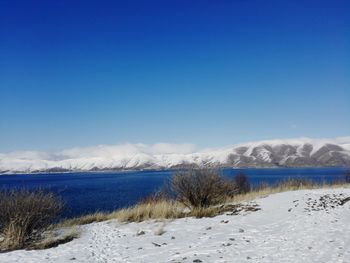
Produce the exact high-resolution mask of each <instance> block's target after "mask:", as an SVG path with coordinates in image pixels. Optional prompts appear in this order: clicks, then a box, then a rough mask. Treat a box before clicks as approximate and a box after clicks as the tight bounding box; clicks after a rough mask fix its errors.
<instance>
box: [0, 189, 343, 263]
mask: <svg viewBox="0 0 350 263" xmlns="http://www.w3.org/2000/svg"><path fill="white" fill-rule="evenodd" d="M349 197H350V189H349V188H343V189H341V188H340V189H329V190H327V189H320V190H303V191H294V192H285V193H279V194H274V195H271V196H268V197H265V198H261V199H257V200H255V201H253V204H252V205H257V206H258V207H259V208H260V209H261V210H259V211H256V212H241V213H240V214H238V215H232V214H231V215H230V213H227V214H225V215H221V216H217V217H213V218H202V219H195V218H183V219H176V220H173V221H171V220H169V221H163V222H159V221H158V222H157V221H145V222H142V223H130V224H120V223H118V222H117V221H115V220H112V221H107V222H101V223H93V224H90V225H85V226H82V227H81V232H82V233H81V237H80V238H78V239H75V240H73V241H71V242H69V243H67V244H63V245H60V246H58V247H56V248H51V249H47V250H36V251H25V250H21V251H14V252H9V253H3V254H0V262H2V263H10V262H11V263H12V262H26V263H44V262H45V263H50V262H52V263H53V262H57V263H65V262H77V263H78V262H91V263H95V262H96V263H97V262H137V263H141V262H145V263H146V262H147V263H148V262H154V263H156V262H162V263H164V262H184V263H186V262H188V263H190V262H221V263H224V262H260V263H263V262H266V263H267V262H288V263H289V262H304V263H308V262H315V263H316V262H317V263H318V262H350V250H349V247H350V224H349V222H350V202H344V200H347V199H348V198H349ZM159 228H162V230H163V232H164V233H163V234H162V235H157V232H158V233H159V231H158V229H159Z"/></svg>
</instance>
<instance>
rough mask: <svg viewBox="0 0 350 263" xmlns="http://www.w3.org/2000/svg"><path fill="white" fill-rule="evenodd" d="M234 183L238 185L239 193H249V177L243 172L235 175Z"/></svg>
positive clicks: (237, 190) (237, 191)
mask: <svg viewBox="0 0 350 263" xmlns="http://www.w3.org/2000/svg"><path fill="white" fill-rule="evenodd" d="M234 184H235V187H236V193H237V194H245V193H248V192H249V191H250V189H251V187H250V181H249V178H248V176H246V175H245V174H244V173H243V172H241V173H239V174H238V175H236V176H235V178H234Z"/></svg>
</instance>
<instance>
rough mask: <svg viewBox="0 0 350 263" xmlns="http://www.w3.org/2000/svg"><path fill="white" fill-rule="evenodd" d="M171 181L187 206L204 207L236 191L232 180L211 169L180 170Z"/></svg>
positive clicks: (178, 195) (218, 201)
mask: <svg viewBox="0 0 350 263" xmlns="http://www.w3.org/2000/svg"><path fill="white" fill-rule="evenodd" d="M171 183H172V184H171V186H172V190H173V191H174V193H175V194H176V197H177V199H178V200H179V201H180V202H182V203H183V204H184V205H186V206H187V207H194V208H203V207H209V206H211V205H215V204H218V203H222V202H223V201H225V199H226V197H227V196H228V195H231V194H233V192H234V185H233V184H232V183H231V182H230V181H228V180H227V179H225V178H224V177H223V176H220V175H219V174H218V173H217V172H216V171H214V170H209V169H198V170H190V171H185V172H179V173H177V174H176V175H175V176H174V177H173V178H172V182H171Z"/></svg>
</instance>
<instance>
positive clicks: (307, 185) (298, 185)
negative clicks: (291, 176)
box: [226, 180, 350, 203]
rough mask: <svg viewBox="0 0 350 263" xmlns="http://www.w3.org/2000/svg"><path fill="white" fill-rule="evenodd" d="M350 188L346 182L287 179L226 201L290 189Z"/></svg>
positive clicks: (247, 199) (252, 198) (243, 200)
mask: <svg viewBox="0 0 350 263" xmlns="http://www.w3.org/2000/svg"><path fill="white" fill-rule="evenodd" d="M342 187H345V188H349V187H350V184H346V183H344V182H339V183H334V184H326V183H322V184H315V183H312V182H308V181H300V180H287V181H285V182H282V183H280V184H278V185H275V186H264V187H261V188H257V189H254V190H253V191H250V192H248V193H245V194H239V195H236V196H234V197H232V198H228V199H227V200H226V202H235V203H239V202H245V201H251V200H254V199H256V198H260V197H266V196H268V195H271V194H277V193H282V192H288V191H297V190H307V189H322V188H342Z"/></svg>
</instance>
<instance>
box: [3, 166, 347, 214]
mask: <svg viewBox="0 0 350 263" xmlns="http://www.w3.org/2000/svg"><path fill="white" fill-rule="evenodd" d="M242 171H243V172H244V173H245V174H246V175H247V176H248V177H249V179H250V181H251V183H252V184H253V185H258V184H260V183H261V182H265V183H268V184H274V183H277V182H279V181H281V180H284V179H287V178H303V179H308V180H312V181H315V182H332V181H336V180H340V179H343V177H344V174H345V172H346V171H347V169H346V168H271V169H270V168H262V169H230V168H227V169H223V170H222V173H223V174H224V175H225V176H228V177H233V176H235V175H237V174H238V173H240V172H242ZM173 174H174V171H134V172H87V173H49V174H17V175H1V176H0V188H14V187H26V188H37V187H42V188H49V189H50V190H52V191H54V192H56V193H58V194H59V195H60V196H62V198H63V199H64V200H65V202H66V211H65V212H64V216H66V217H72V216H78V215H82V214H87V213H92V212H96V211H113V210H115V209H118V208H121V207H126V206H129V205H133V204H135V203H137V202H138V201H139V200H141V199H142V198H144V197H146V196H148V195H150V194H152V193H154V192H155V191H157V190H158V189H159V188H160V187H161V186H162V185H163V184H164V183H165V182H166V181H168V180H169V178H170V177H171V176H172V175H173Z"/></svg>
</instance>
